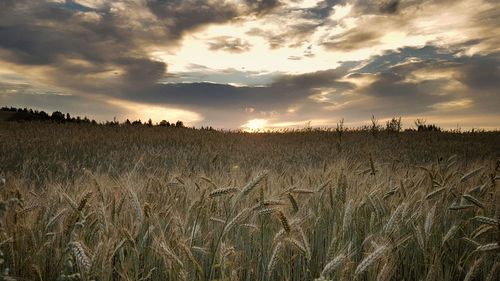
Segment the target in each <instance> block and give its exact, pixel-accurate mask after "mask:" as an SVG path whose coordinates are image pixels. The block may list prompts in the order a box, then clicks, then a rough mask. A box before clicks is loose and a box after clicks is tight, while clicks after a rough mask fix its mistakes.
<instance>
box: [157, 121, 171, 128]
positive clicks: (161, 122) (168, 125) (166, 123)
mask: <svg viewBox="0 0 500 281" xmlns="http://www.w3.org/2000/svg"><path fill="white" fill-rule="evenodd" d="M159 125H160V126H162V127H170V122H168V121H167V120H161V121H160V124H159Z"/></svg>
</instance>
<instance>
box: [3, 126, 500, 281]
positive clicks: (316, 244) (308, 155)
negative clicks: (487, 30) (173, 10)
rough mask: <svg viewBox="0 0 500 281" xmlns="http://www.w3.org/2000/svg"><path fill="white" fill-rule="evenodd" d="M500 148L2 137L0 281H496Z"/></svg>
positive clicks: (145, 136) (324, 137)
mask: <svg viewBox="0 0 500 281" xmlns="http://www.w3.org/2000/svg"><path fill="white" fill-rule="evenodd" d="M499 156H500V133H499V132H480V133H472V132H468V133H457V132H455V133H452V132H416V131H413V132H403V133H388V132H384V131H377V132H369V131H345V132H342V134H340V133H339V132H336V131H335V130H323V131H320V130H304V131H290V132H287V133H259V134H251V133H242V132H221V131H212V130H211V131H209V130H193V129H188V128H162V127H155V126H153V127H148V126H103V125H90V124H55V123H37V122H34V123H7V122H3V123H0V178H2V179H4V180H1V181H0V185H2V186H0V196H1V197H0V199H1V202H0V223H1V225H0V228H1V229H0V251H1V252H0V270H1V273H0V280H61V281H62V280H103V281H104V280H200V281H202V280H203V281H208V280H262V281H266V280H318V281H319V280H488V281H493V280H500V250H499V243H500V226H499V217H500V204H499V202H500V191H499V187H498V181H499V180H500V158H499Z"/></svg>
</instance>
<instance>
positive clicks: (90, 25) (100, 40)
mask: <svg viewBox="0 0 500 281" xmlns="http://www.w3.org/2000/svg"><path fill="white" fill-rule="evenodd" d="M0 105H2V106H15V107H23V108H24V107H28V108H33V109H39V110H45V111H48V112H52V111H56V110H59V111H62V112H70V113H71V114H72V115H81V116H88V117H89V118H91V119H96V120H99V121H105V120H113V119H116V120H120V121H124V120H125V119H127V118H128V119H130V120H136V119H141V120H143V121H146V120H147V119H149V118H151V119H152V120H153V122H159V121H161V120H164V119H165V120H168V121H174V122H175V121H177V120H182V121H183V122H184V123H185V124H186V125H188V126H196V127H199V126H213V127H214V128H225V129H243V130H250V131H251V130H260V129H280V128H303V127H304V126H312V127H335V125H336V124H337V123H338V122H339V120H341V119H344V120H345V125H346V126H348V127H357V126H361V125H363V124H368V123H370V119H371V118H372V115H373V116H375V118H376V119H378V120H379V122H380V124H381V125H383V124H384V122H385V121H386V120H388V119H390V118H392V117H398V116H401V117H402V118H403V119H402V120H403V125H404V126H405V127H411V126H412V124H413V121H414V120H415V119H417V118H421V119H425V120H427V122H428V123H432V124H437V125H438V126H441V127H443V128H449V129H454V128H462V129H470V128H483V129H500V110H499V108H500V2H499V1H498V0H399V1H398V0H352V1H351V0H114V1H111V0H72V1H69V0H0ZM413 126H414V125H413Z"/></svg>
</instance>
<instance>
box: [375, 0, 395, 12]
mask: <svg viewBox="0 0 500 281" xmlns="http://www.w3.org/2000/svg"><path fill="white" fill-rule="evenodd" d="M398 6H399V0H390V1H387V2H383V3H382V4H381V5H380V8H379V10H380V12H381V13H387V14H394V13H395V12H397V11H398Z"/></svg>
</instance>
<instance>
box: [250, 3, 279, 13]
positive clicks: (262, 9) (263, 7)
mask: <svg viewBox="0 0 500 281" xmlns="http://www.w3.org/2000/svg"><path fill="white" fill-rule="evenodd" d="M245 2H246V3H247V4H248V5H249V6H250V7H251V8H252V10H253V11H254V12H256V13H258V14H262V13H268V12H270V11H271V10H273V9H274V8H276V7H278V6H279V5H280V4H281V3H280V1H279V0H245Z"/></svg>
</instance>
